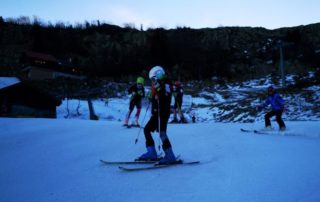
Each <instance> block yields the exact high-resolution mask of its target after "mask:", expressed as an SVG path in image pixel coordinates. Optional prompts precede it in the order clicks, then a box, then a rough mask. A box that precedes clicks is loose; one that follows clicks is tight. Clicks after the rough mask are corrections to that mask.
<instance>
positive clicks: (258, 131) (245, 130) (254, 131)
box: [240, 128, 268, 135]
mask: <svg viewBox="0 0 320 202" xmlns="http://www.w3.org/2000/svg"><path fill="white" fill-rule="evenodd" d="M240 130H241V131H242V132H246V133H255V134H262V135H266V134H268V132H266V131H261V130H248V129H243V128H241V129H240Z"/></svg>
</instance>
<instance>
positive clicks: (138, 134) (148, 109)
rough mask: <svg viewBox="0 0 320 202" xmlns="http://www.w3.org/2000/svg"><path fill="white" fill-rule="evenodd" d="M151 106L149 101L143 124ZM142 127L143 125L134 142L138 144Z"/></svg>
mask: <svg viewBox="0 0 320 202" xmlns="http://www.w3.org/2000/svg"><path fill="white" fill-rule="evenodd" d="M149 106H150V102H149V103H148V106H147V109H146V113H145V114H144V117H143V119H142V125H143V124H144V120H145V118H146V116H147V113H148V110H149ZM141 128H142V127H139V131H138V135H137V138H136V140H135V143H134V144H137V142H138V139H139V136H140V132H141Z"/></svg>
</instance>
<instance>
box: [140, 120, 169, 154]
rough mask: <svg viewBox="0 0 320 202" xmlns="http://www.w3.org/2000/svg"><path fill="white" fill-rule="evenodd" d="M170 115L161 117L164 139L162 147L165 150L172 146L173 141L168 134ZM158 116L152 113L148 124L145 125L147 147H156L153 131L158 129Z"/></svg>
mask: <svg viewBox="0 0 320 202" xmlns="http://www.w3.org/2000/svg"><path fill="white" fill-rule="evenodd" d="M168 120H169V116H165V117H162V116H161V117H160V138H161V141H162V149H163V150H164V151H165V150H167V149H169V148H171V143H170V141H169V138H168V136H167V125H168ZM158 125H159V123H158V116H157V115H152V116H151V118H150V120H149V121H148V123H147V124H146V126H145V127H144V136H145V138H146V147H154V146H155V144H154V141H153V138H152V134H151V132H154V131H158V132H159V129H158Z"/></svg>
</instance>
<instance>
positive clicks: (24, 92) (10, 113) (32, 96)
mask: <svg viewBox="0 0 320 202" xmlns="http://www.w3.org/2000/svg"><path fill="white" fill-rule="evenodd" d="M60 104H61V101H60V100H58V99H56V98H55V97H52V96H50V95H48V94H46V93H44V92H41V91H40V90H38V89H35V88H33V87H31V86H29V85H28V84H26V83H25V82H21V81H20V80H19V79H18V78H16V77H0V116H2V117H34V118H56V117H57V115H56V107H57V106H59V105H60Z"/></svg>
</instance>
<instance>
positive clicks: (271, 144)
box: [0, 118, 320, 202]
mask: <svg viewBox="0 0 320 202" xmlns="http://www.w3.org/2000/svg"><path fill="white" fill-rule="evenodd" d="M262 126H263V123H261V122H256V123H254V124H240V123H197V124H183V125H169V127H168V134H169V137H170V138H171V141H172V144H173V148H174V151H175V153H176V154H180V155H181V156H182V158H183V159H184V160H200V161H201V163H200V164H199V165H193V166H184V167H171V168H165V169H160V170H151V171H142V172H133V173H128V172H123V171H120V170H119V169H118V168H117V166H105V165H101V164H100V162H99V159H107V160H132V159H134V158H135V157H137V156H138V155H140V154H141V153H143V152H145V148H144V147H145V146H144V137H143V134H142V133H141V134H140V137H139V141H138V143H137V144H136V145H135V144H134V140H135V139H136V137H137V135H138V132H139V129H137V128H132V129H127V128H123V127H122V126H121V122H117V121H110V120H101V121H88V120H75V119H72V120H65V119H57V120H51V119H7V118H1V119H0V128H1V133H0V161H1V166H0V179H1V180H0V201H6V202H11V201H12V202H19V201H33V202H37V201H39V202H40V201H41V202H43V201H119V202H120V201H121V202H122V201H232V202H234V201H244V202H248V201H257V202H263V201H268V202H269V201H272V202H276V201H279V202H284V201H303V202H311V201H312V202H315V201H320V192H319V187H320V158H319V155H320V132H319V131H320V124H319V122H312V121H309V122H307V121H305V122H287V127H288V131H287V132H286V133H284V135H281V134H280V133H279V132H274V133H273V135H254V134H251V133H241V132H240V128H248V129H251V128H262ZM141 132H142V131H141ZM154 138H155V142H156V143H157V144H159V138H158V135H157V134H154Z"/></svg>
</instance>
